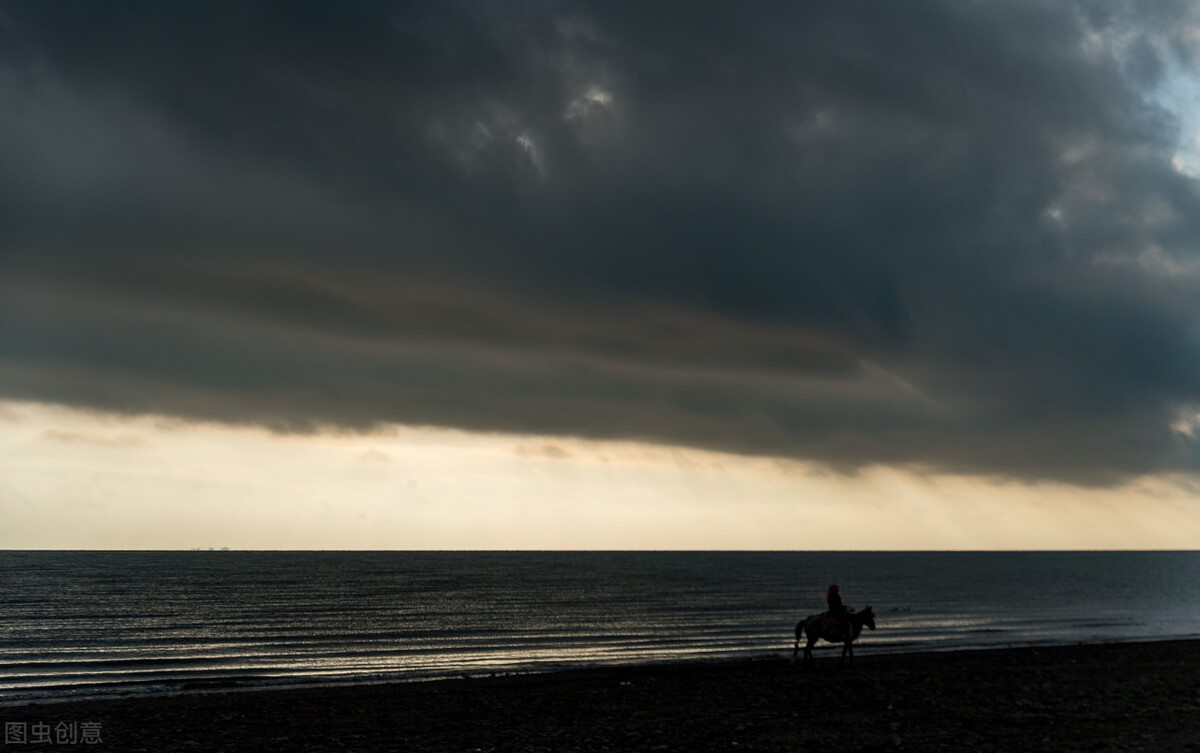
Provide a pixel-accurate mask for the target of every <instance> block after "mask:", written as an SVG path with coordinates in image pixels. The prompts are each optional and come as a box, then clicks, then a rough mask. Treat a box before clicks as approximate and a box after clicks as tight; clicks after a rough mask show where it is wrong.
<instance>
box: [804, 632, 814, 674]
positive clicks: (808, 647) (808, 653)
mask: <svg viewBox="0 0 1200 753" xmlns="http://www.w3.org/2000/svg"><path fill="white" fill-rule="evenodd" d="M816 642H817V639H816V637H815V636H812V635H810V636H808V643H806V644H805V645H804V665H805V666H808V665H810V664H812V661H813V655H812V647H813V644H814V643H816Z"/></svg>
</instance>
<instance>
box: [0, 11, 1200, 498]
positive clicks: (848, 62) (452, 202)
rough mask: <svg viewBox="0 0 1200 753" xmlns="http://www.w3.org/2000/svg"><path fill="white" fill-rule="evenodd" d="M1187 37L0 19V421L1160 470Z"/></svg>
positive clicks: (1174, 367) (1165, 31) (1130, 19)
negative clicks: (632, 442) (36, 417)
mask: <svg viewBox="0 0 1200 753" xmlns="http://www.w3.org/2000/svg"><path fill="white" fill-rule="evenodd" d="M1198 27H1200V19H1198V18H1196V17H1195V14H1194V13H1192V12H1191V11H1190V10H1189V6H1188V4H1186V3H1169V2H1162V3H1156V4H1154V5H1152V6H1150V7H1149V8H1147V7H1145V6H1143V5H1140V4H1125V3H1118V2H1111V3H1100V4H1097V3H1087V4H1080V5H1078V6H1073V5H1071V4H1067V3H1063V4H1051V5H1049V6H1047V5H1046V4H1042V3H1024V2H1015V1H1014V2H1000V3H979V4H976V3H961V2H914V3H904V4H890V3H855V2H848V3H786V4H780V5H777V6H772V5H767V4H728V5H713V6H711V7H703V6H696V5H688V6H681V7H678V8H670V7H668V6H663V5H657V4H645V3H634V4H618V3H596V4H594V5H587V4H578V3H542V4H521V5H520V6H513V5H508V4H497V5H488V4H457V5H456V4H448V3H438V4H407V3H406V4H402V5H397V6H395V7H393V6H389V5H388V4H377V3H361V4H358V3H326V4H314V3H278V4H272V3H231V4H222V3H203V4H194V5H187V4H168V5H163V4H159V3H144V4H143V3H105V4H90V3H79V4H74V3H53V4H46V3H26V4H3V5H0V42H2V44H0V107H2V108H3V111H4V112H5V118H3V119H0V166H2V167H3V170H2V171H0V200H2V201H0V273H2V274H3V277H2V279H0V291H2V292H0V389H2V390H3V395H4V396H6V397H8V398H12V399H34V400H46V401H53V402H63V403H68V404H74V405H84V406H92V407H97V408H101V409H107V410H117V411H124V412H130V413H142V412H155V413H164V414H172V415H178V416H183V417H196V418H204V419H214V420H220V421H229V422H248V423H258V424H263V425H267V426H271V427H274V428H277V429H280V430H285V431H293V430H296V431H305V430H314V429H320V428H322V427H343V428H351V429H367V428H370V427H372V426H375V425H378V424H381V423H387V422H406V423H421V424H433V425H444V426H457V427H463V428H468V429H480V430H511V431H529V432H538V433H556V434H564V435H581V436H590V437H622V438H636V439H644V440H650V441H657V442H674V443H684V444H691V445H696V446H703V447H711V448H717V449H725V450H732V451H737V452H747V453H764V454H777V455H788V456H794V457H801V458H810V459H815V460H819V461H823V462H828V463H830V464H832V465H835V466H837V467H842V468H854V467H857V466H860V465H863V464H868V463H875V462H880V463H900V464H909V465H913V466H917V467H922V468H931V469H941V470H954V471H970V472H983V473H991V474H998V475H1005V476H1013V477H1027V478H1062V479H1068V480H1075V481H1084V482H1089V483H1096V482H1100V483H1105V482H1109V481H1113V480H1118V479H1120V478H1122V477H1125V476H1127V475H1129V474H1133V473H1141V472H1153V471H1161V470H1185V471H1190V470H1193V469H1194V466H1195V462H1196V456H1195V452H1194V444H1193V436H1192V435H1193V434H1194V433H1195V430H1196V422H1195V411H1196V406H1198V405H1200V371H1198V367H1200V362H1198V359H1197V355H1196V354H1197V344H1198V343H1197V337H1198V336H1200V328H1198V327H1197V322H1200V310H1198V309H1200V303H1198V301H1200V298H1198V297H1197V295H1196V293H1197V292H1198V291H1197V281H1198V280H1200V260H1198V259H1197V256H1196V254H1197V250H1198V249H1197V238H1200V227H1198V223H1200V192H1198V190H1197V182H1196V181H1195V180H1194V179H1192V178H1190V177H1187V176H1186V175H1184V174H1181V173H1180V172H1179V171H1178V170H1177V169H1176V168H1175V167H1174V166H1173V164H1172V158H1173V156H1174V155H1175V152H1176V149H1177V143H1178V142H1179V140H1180V133H1179V122H1178V120H1177V117H1176V114H1174V113H1172V112H1171V111H1169V110H1168V109H1166V108H1164V107H1163V106H1162V105H1161V104H1159V102H1160V98H1159V97H1158V95H1157V92H1159V91H1160V89H1161V87H1162V85H1163V84H1164V82H1165V81H1166V78H1165V77H1166V76H1167V75H1168V74H1169V72H1170V71H1171V70H1172V68H1171V66H1172V65H1173V64H1174V65H1182V66H1185V67H1186V66H1187V65H1189V64H1191V63H1194V61H1193V60H1192V58H1191V55H1192V54H1193V52H1194V45H1195V44H1196V41H1195V40H1196V38H1197V37H1196V32H1195V30H1196V29H1197V28H1198Z"/></svg>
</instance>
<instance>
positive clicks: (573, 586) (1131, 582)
mask: <svg viewBox="0 0 1200 753" xmlns="http://www.w3.org/2000/svg"><path fill="white" fill-rule="evenodd" d="M835 582H836V583H839V584H841V586H842V593H843V597H844V599H845V601H846V603H847V604H849V605H851V606H854V607H864V606H867V605H868V604H870V605H872V606H873V607H874V609H875V613H876V615H877V624H878V630H876V631H875V632H873V633H867V634H864V636H863V640H862V649H861V654H860V655H863V656H865V655H869V653H870V652H883V651H889V652H891V651H908V650H918V649H919V650H926V649H949V648H963V647H984V646H993V645H1023V644H1053V643H1074V642H1079V641H1093V642H1094V641H1109V640H1137V639H1163V638H1183V637H1192V638H1194V637H1200V552H1100V553H1080V552H1039V553H1033V552H1021V553H1016V552H1009V553H993V552H988V553H982V552H980V553H961V552H954V553H947V552H942V553H896V552H872V553H867V552H847V553H815V552H803V553H794V552H787V553H783V552H781V553H763V552H755V553H729V552H719V553H718V552H628V553H623V552H566V553H558V552H555V553H534V552H0V702H20V701H23V700H28V699H30V698H47V697H58V696H79V695H95V694H103V693H114V692H119V693H126V692H156V691H172V690H186V689H192V688H203V687H223V686H230V685H232V686H238V685H255V684H271V683H307V682H325V681H348V680H351V681H370V680H390V679H421V678H430V677H444V676H457V675H460V674H484V673H492V672H513V671H537V670H548V669H556V668H562V667H572V666H588V665H603V664H625V663H635V662H647V661H664V660H681V659H701V658H718V657H738V656H742V657H745V656H763V655H770V654H779V655H782V654H785V653H787V652H789V651H790V649H791V643H792V629H793V627H794V625H795V623H796V621H797V620H798V619H799V618H801V617H803V616H805V615H807V614H811V613H815V612H819V611H822V610H823V609H824V592H825V587H826V586H827V585H829V584H830V583H835ZM829 650H832V647H830V649H829Z"/></svg>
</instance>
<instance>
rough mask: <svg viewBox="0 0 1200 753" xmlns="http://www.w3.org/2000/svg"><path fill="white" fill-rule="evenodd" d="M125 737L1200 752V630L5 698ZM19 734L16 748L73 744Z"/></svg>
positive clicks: (421, 744) (216, 745)
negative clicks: (846, 664) (71, 697)
mask: <svg viewBox="0 0 1200 753" xmlns="http://www.w3.org/2000/svg"><path fill="white" fill-rule="evenodd" d="M0 719H3V720H4V721H14V720H15V721H27V722H29V723H32V722H35V721H43V722H45V723H48V724H50V725H51V726H52V727H53V726H54V725H55V724H57V723H58V722H59V721H75V722H80V721H94V722H100V723H101V724H102V731H101V736H102V739H103V743H102V744H100V745H91V746H84V745H82V744H78V745H77V746H75V747H74V749H76V750H78V749H81V748H92V749H97V748H104V749H107V750H119V751H153V752H154V753H158V752H159V751H340V750H354V751H405V752H407V751H603V750H609V751H660V750H661V751H715V750H720V751H748V750H760V751H761V750H772V751H774V750H780V751H783V750H786V751H836V752H838V753H840V752H841V751H866V750H897V749H903V750H910V751H943V750H945V751H967V750H983V751H989V750H996V751H999V750H1003V751H1009V752H1013V751H1017V752H1020V751H1028V750H1054V751H1076V750H1146V751H1176V750H1193V751H1200V641H1184V642H1169V643H1141V644H1118V645H1097V646H1066V647H1055V648H1036V649H1033V648H1021V649H1001V650H988V651H976V652H959V653H941V654H908V655H890V656H888V655H879V654H874V655H873V654H872V653H871V649H870V647H869V646H863V647H861V648H860V649H859V651H858V653H857V661H856V663H855V666H854V667H853V668H849V669H841V668H839V666H838V663H837V660H836V658H830V657H829V656H828V655H825V656H819V658H818V660H817V662H816V665H815V666H814V667H813V668H812V669H809V670H805V669H802V668H796V667H792V666H790V665H789V663H788V661H787V658H786V657H783V656H781V657H780V658H771V659H761V660H755V661H737V662H722V663H701V664H686V665H658V666H641V667H629V668H618V669H590V670H579V671H566V672H557V673H552V674H544V675H527V676H516V677H488V678H477V679H461V680H449V681H438V682H424V683H408V684H390V685H360V686H345V687H334V688H299V689H291V690H278V689H276V690H254V691H234V692H208V693H201V694H189V695H182V696H159V697H143V698H118V699H108V700H98V701H87V702H72V703H55V704H44V705H30V706H23V707H16V708H13V707H9V708H3V709H0ZM67 747H68V746H62V745H53V744H50V745H45V744H43V745H9V746H6V747H5V748H4V749H5V750H34V749H39V748H40V749H56V750H59V749H64V748H67Z"/></svg>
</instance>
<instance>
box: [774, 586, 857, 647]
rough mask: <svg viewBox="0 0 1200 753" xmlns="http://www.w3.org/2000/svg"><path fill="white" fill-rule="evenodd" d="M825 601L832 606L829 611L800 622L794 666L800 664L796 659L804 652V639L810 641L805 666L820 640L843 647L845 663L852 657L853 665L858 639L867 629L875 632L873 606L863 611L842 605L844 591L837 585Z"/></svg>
mask: <svg viewBox="0 0 1200 753" xmlns="http://www.w3.org/2000/svg"><path fill="white" fill-rule="evenodd" d="M825 600H826V602H827V603H828V604H829V611H828V612H822V613H821V614H814V615H809V616H808V617H805V618H804V619H803V620H800V622H798V623H796V645H795V646H793V647H792V664H795V663H796V656H797V654H799V653H800V638H801V636H803V637H805V638H806V639H807V644H806V645H805V646H804V663H805V664H809V663H810V662H812V660H813V655H812V647H813V645H814V644H815V643H816V642H817V641H818V640H825V641H828V642H830V643H840V644H842V664H845V663H846V657H849V658H850V663H851V664H853V663H854V648H853V644H854V640H855V639H856V638H858V636H859V635H860V634H861V633H862V630H863V628H864V627H866V628H867V629H868V630H874V629H875V613H874V612H872V611H871V607H867V608H866V609H863V610H862V611H861V612H855V611H854V610H852V609H847V608H846V607H845V606H844V605H843V604H842V595H841V590H840V589H839V588H838V587H837V585H832V586H830V587H829V589H828V590H827V591H826V592H825Z"/></svg>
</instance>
